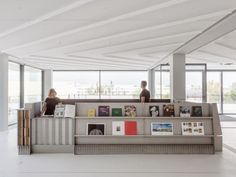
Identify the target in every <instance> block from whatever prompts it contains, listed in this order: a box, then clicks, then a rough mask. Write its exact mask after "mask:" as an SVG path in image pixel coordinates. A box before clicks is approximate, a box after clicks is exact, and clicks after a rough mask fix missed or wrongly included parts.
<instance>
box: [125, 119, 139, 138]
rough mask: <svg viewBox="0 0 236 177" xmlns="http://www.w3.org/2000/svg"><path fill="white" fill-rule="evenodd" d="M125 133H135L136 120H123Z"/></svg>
mask: <svg viewBox="0 0 236 177" xmlns="http://www.w3.org/2000/svg"><path fill="white" fill-rule="evenodd" d="M125 135H137V122H136V121H125Z"/></svg>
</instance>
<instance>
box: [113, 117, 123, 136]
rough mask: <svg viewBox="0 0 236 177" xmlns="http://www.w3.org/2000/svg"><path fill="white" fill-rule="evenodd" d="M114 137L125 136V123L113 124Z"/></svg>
mask: <svg viewBox="0 0 236 177" xmlns="http://www.w3.org/2000/svg"><path fill="white" fill-rule="evenodd" d="M112 135H120V136H122V135H125V124H124V121H114V122H112Z"/></svg>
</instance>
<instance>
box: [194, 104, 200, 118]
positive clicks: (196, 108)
mask: <svg viewBox="0 0 236 177" xmlns="http://www.w3.org/2000/svg"><path fill="white" fill-rule="evenodd" d="M192 116H193V117H202V107H201V106H193V107H192Z"/></svg>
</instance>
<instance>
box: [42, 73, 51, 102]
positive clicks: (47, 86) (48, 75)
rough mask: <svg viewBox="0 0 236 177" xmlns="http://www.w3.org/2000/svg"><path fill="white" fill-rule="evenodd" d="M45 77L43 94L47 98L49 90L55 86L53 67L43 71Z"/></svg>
mask: <svg viewBox="0 0 236 177" xmlns="http://www.w3.org/2000/svg"><path fill="white" fill-rule="evenodd" d="M43 78H44V83H43V95H44V99H45V98H47V96H48V90H49V89H50V88H52V87H53V83H52V82H53V70H51V69H46V70H44V72H43Z"/></svg>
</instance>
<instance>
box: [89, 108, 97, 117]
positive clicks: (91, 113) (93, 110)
mask: <svg viewBox="0 0 236 177" xmlns="http://www.w3.org/2000/svg"><path fill="white" fill-rule="evenodd" d="M87 113H88V117H96V109H88V111H87Z"/></svg>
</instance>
